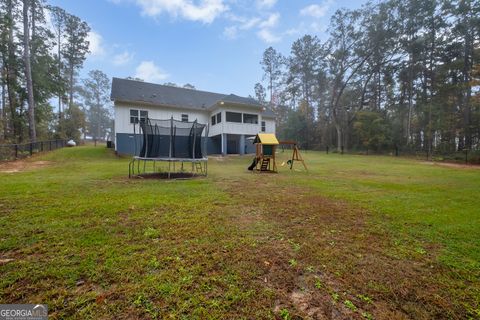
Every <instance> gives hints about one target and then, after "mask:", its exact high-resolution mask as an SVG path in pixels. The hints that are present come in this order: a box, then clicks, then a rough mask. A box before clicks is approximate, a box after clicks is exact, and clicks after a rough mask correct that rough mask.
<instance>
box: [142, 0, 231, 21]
mask: <svg viewBox="0 0 480 320" xmlns="http://www.w3.org/2000/svg"><path fill="white" fill-rule="evenodd" d="M136 3H137V4H138V5H139V6H140V7H141V8H142V13H143V14H144V15H147V16H150V17H157V16H159V15H161V14H162V13H167V14H169V15H171V16H173V17H181V18H184V19H187V20H192V21H200V22H204V23H211V22H213V21H214V20H215V19H216V18H217V17H218V16H219V15H220V14H222V13H223V12H225V11H227V10H228V7H227V5H225V4H224V1H223V0H201V1H200V2H199V3H194V2H193V1H192V0H136Z"/></svg>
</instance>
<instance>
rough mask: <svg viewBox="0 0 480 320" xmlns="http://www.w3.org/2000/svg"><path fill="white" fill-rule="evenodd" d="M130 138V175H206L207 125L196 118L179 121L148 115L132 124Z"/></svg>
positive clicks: (169, 176) (170, 176)
mask: <svg viewBox="0 0 480 320" xmlns="http://www.w3.org/2000/svg"><path fill="white" fill-rule="evenodd" d="M133 137H134V157H133V158H132V160H131V161H130V163H129V165H128V177H129V178H131V177H148V176H152V175H153V176H158V177H164V178H168V179H170V178H172V177H183V178H185V177H194V176H198V175H203V176H206V175H207V169H208V157H207V153H206V150H207V137H208V125H206V124H201V123H198V122H197V121H196V120H195V121H194V122H185V121H178V120H174V119H173V117H172V118H170V119H167V120H160V119H149V118H148V119H145V120H143V121H140V122H139V123H134V124H133ZM157 163H159V164H160V166H157ZM161 164H163V165H165V167H162V166H161Z"/></svg>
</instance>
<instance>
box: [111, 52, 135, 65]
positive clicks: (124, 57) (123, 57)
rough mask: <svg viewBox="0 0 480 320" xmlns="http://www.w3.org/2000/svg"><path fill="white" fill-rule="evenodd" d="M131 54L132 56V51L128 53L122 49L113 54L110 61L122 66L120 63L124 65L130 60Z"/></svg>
mask: <svg viewBox="0 0 480 320" xmlns="http://www.w3.org/2000/svg"><path fill="white" fill-rule="evenodd" d="M133 56H134V54H133V53H130V52H128V51H124V52H122V53H119V54H116V55H115V56H113V61H112V62H113V64H114V65H117V66H122V65H125V64H127V63H129V62H130V61H132V59H133Z"/></svg>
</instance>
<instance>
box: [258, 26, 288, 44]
mask: <svg viewBox="0 0 480 320" xmlns="http://www.w3.org/2000/svg"><path fill="white" fill-rule="evenodd" d="M257 35H258V37H259V38H260V39H262V40H263V41H265V42H266V43H275V42H279V41H280V40H282V38H281V37H280V36H278V35H275V34H274V33H273V32H272V31H271V30H270V29H261V30H260V31H258V32H257Z"/></svg>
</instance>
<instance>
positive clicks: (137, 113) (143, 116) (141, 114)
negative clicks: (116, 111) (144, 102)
mask: <svg viewBox="0 0 480 320" xmlns="http://www.w3.org/2000/svg"><path fill="white" fill-rule="evenodd" d="M138 119H140V121H141V122H145V121H146V120H147V119H148V111H146V110H138V109H130V123H138Z"/></svg>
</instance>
